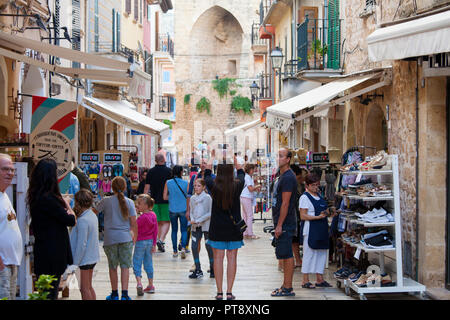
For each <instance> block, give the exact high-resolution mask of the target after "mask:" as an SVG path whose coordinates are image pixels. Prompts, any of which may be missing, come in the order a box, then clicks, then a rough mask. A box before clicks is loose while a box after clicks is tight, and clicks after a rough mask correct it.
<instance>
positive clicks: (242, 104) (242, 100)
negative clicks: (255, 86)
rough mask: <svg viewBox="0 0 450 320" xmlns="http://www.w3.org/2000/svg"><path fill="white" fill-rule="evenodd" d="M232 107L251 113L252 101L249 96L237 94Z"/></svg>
mask: <svg viewBox="0 0 450 320" xmlns="http://www.w3.org/2000/svg"><path fill="white" fill-rule="evenodd" d="M231 109H232V110H235V111H236V112H238V111H240V110H242V111H244V113H245V114H251V113H252V101H251V100H250V99H249V98H247V97H243V96H241V95H237V96H235V97H234V98H233V101H231Z"/></svg>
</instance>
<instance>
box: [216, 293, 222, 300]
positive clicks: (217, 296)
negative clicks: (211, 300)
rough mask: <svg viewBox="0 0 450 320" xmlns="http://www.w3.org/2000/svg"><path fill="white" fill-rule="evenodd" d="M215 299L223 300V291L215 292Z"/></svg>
mask: <svg viewBox="0 0 450 320" xmlns="http://www.w3.org/2000/svg"><path fill="white" fill-rule="evenodd" d="M215 298H216V300H223V292H217V295H216V296H215Z"/></svg>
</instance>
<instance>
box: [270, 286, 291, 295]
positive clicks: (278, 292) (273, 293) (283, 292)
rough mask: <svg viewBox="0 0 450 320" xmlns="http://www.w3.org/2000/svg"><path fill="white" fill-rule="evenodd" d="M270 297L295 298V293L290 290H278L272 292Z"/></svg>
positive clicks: (282, 288)
mask: <svg viewBox="0 0 450 320" xmlns="http://www.w3.org/2000/svg"><path fill="white" fill-rule="evenodd" d="M271 296H272V297H291V296H295V292H294V291H293V289H292V288H289V289H288V288H284V287H281V288H278V289H275V290H273V291H272V294H271Z"/></svg>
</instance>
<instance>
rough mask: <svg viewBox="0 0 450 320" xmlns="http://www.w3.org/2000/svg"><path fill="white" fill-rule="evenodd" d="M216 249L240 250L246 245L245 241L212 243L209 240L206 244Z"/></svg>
mask: <svg viewBox="0 0 450 320" xmlns="http://www.w3.org/2000/svg"><path fill="white" fill-rule="evenodd" d="M206 243H207V244H209V245H210V246H211V247H212V248H214V249H219V250H234V249H239V248H241V247H242V246H243V245H244V241H242V240H241V241H212V240H208V241H207V242H206Z"/></svg>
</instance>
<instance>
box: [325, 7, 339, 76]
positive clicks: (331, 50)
mask: <svg viewBox="0 0 450 320" xmlns="http://www.w3.org/2000/svg"><path fill="white" fill-rule="evenodd" d="M340 43H341V23H340V20H339V0H329V2H328V41H327V45H328V54H327V55H328V62H327V68H331V69H339V67H340V59H341V55H340V51H341V50H340V49H341V46H340Z"/></svg>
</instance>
